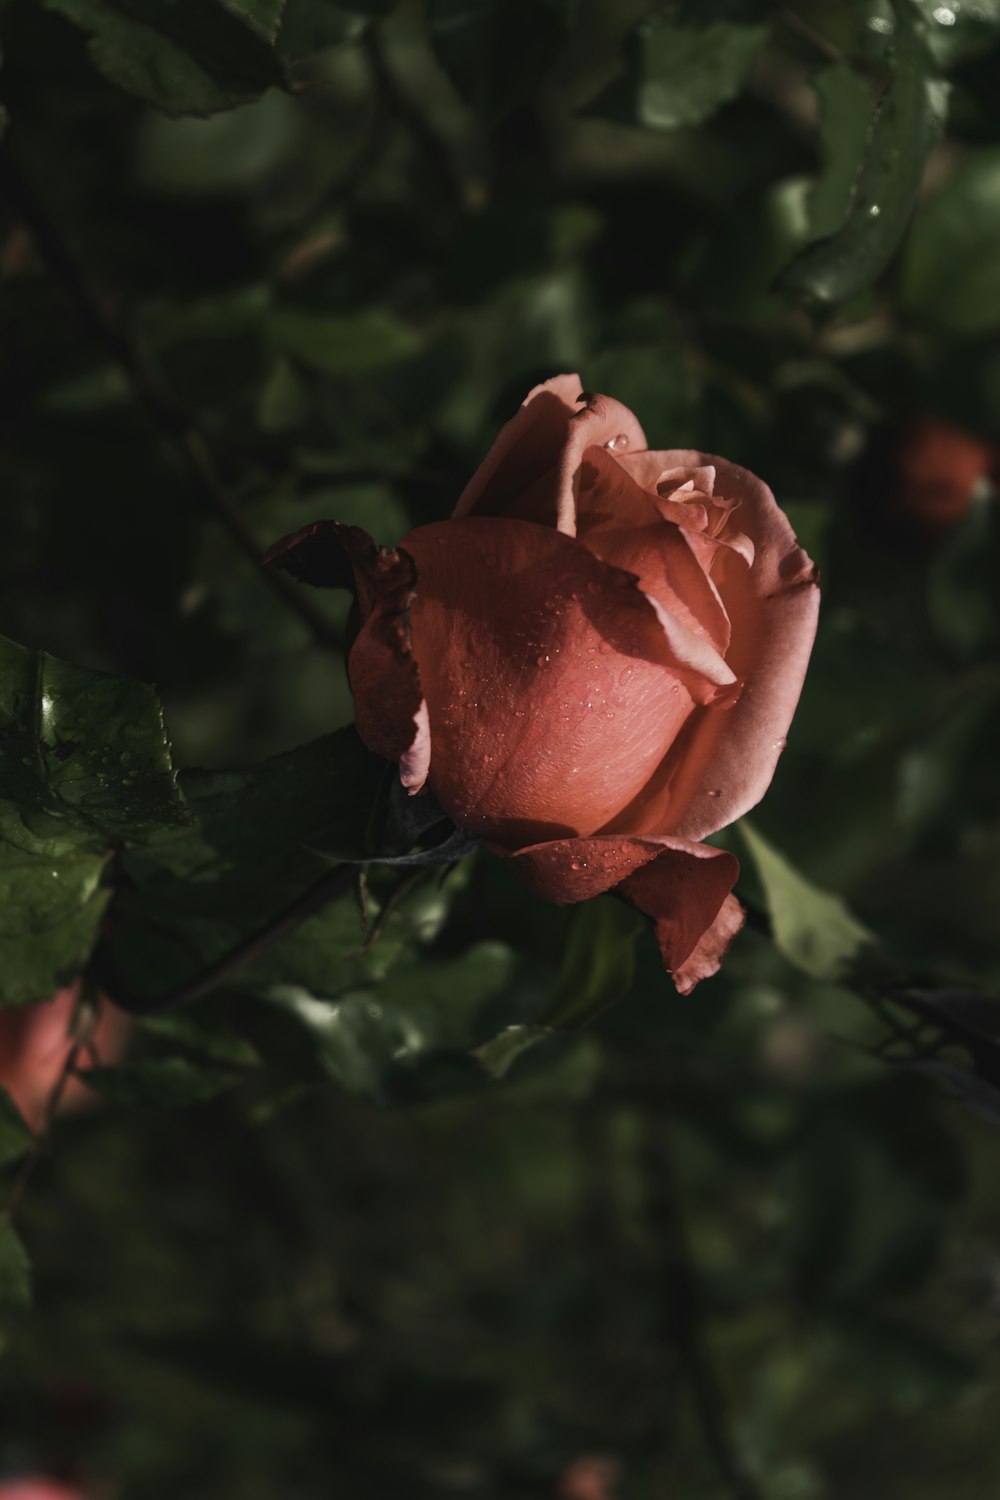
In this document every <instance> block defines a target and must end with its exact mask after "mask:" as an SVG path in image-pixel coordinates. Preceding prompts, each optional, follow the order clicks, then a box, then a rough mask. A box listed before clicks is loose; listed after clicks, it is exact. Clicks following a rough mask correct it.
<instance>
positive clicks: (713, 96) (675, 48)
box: [593, 10, 767, 130]
mask: <svg viewBox="0 0 1000 1500" xmlns="http://www.w3.org/2000/svg"><path fill="white" fill-rule="evenodd" d="M766 37H767V27H766V26H761V25H754V24H751V25H746V24H743V23H740V22H731V21H712V20H709V21H708V24H705V17H704V15H703V14H699V13H698V11H697V10H695V11H694V13H693V14H691V15H689V16H684V15H682V16H678V17H674V16H653V17H651V18H650V19H649V20H648V21H646V22H644V23H643V25H642V26H641V27H640V28H639V30H638V31H637V32H636V33H635V35H634V37H633V38H631V39H630V46H629V52H628V63H627V68H626V72H625V74H624V75H623V77H622V78H620V79H619V80H618V81H617V82H616V83H614V84H613V85H612V86H611V88H610V89H609V90H608V92H607V93H606V94H604V95H603V96H602V97H601V99H599V100H598V101H597V103H596V104H595V105H594V106H593V110H594V113H596V114H601V115H606V116H607V117H608V119H611V120H621V121H623V122H624V123H625V124H627V125H647V126H649V127H651V128H652V129H653V130H678V129H680V128H681V127H683V126H685V125H700V124H701V123H702V122H703V121H704V120H707V119H709V118H710V117H711V116H712V115H713V114H715V112H716V110H717V109H720V108H721V107H722V105H723V104H726V103H728V101H729V100H730V99H732V98H734V97H735V95H736V94H738V93H739V91H740V89H741V88H742V87H743V85H744V83H745V82H746V79H747V75H748V74H749V72H750V69H751V67H752V65H753V61H754V58H755V57H756V56H757V53H758V52H759V51H760V49H761V47H762V46H763V44H764V41H765V38H766Z"/></svg>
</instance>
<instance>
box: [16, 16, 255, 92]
mask: <svg viewBox="0 0 1000 1500" xmlns="http://www.w3.org/2000/svg"><path fill="white" fill-rule="evenodd" d="M43 3H44V4H45V5H47V6H48V8H49V9H50V10H56V11H58V12H59V13H60V14H61V15H64V16H66V17H67V18H68V19H69V20H70V21H74V22H75V23H76V24H77V25H78V26H81V27H82V28H83V29H84V30H85V31H86V32H87V33H88V34H89V36H90V38H91V41H90V47H89V51H90V55H91V57H92V59H93V61H94V63H95V65H96V66H97V67H98V68H99V69H100V70H101V72H102V73H103V74H104V75H105V77H107V78H109V79H110V80H111V82H112V83H116V84H117V85H118V86H119V87H120V88H123V89H126V90H127V91H128V92H129V93H130V94H135V95H137V96H138V97H139V98H140V99H142V100H144V101H145V102H146V103H147V104H152V105H153V106H154V107H155V108H156V109H160V110H162V111H163V112H164V113H165V114H168V115H211V114H215V113H217V112H218V111H219V110H222V109H231V108H232V107H233V106H234V105H236V104H246V103H248V102H249V101H250V100H251V99H256V98H257V97H258V96H259V95H260V94H262V93H263V92H264V90H265V89H266V88H269V87H271V86H272V85H274V84H280V83H282V82H283V81H284V79H283V73H282V69H281V66H280V64H279V62H278V59H277V57H276V55H275V53H274V51H273V49H272V47H271V46H270V39H271V38H272V37H273V35H274V34H275V32H276V30H277V24H278V19H279V18H280V11H281V6H280V4H279V0H232V3H231V4H229V5H228V6H227V7H225V8H224V7H223V5H222V4H221V3H219V0H170V3H167V0H43Z"/></svg>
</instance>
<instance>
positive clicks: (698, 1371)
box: [643, 1098, 764, 1500]
mask: <svg viewBox="0 0 1000 1500" xmlns="http://www.w3.org/2000/svg"><path fill="white" fill-rule="evenodd" d="M651 1107H652V1109H653V1111H654V1113H653V1118H652V1119H651V1121H650V1123H649V1124H648V1125H647V1129H646V1137H645V1143H644V1147H643V1159H644V1166H645V1174H644V1175H645V1178H646V1182H647V1185H648V1206H649V1217H650V1221H651V1229H652V1232H653V1234H654V1235H655V1236H656V1238H657V1240H658V1241H660V1240H662V1242H663V1247H664V1267H663V1270H664V1280H665V1283H666V1285H665V1292H666V1298H667V1330H668V1332H669V1334H670V1336H671V1338H672V1341H673V1343H674V1345H675V1347H676V1349H677V1353H678V1355H679V1358H680V1363H681V1367H682V1369H683V1371H684V1374H685V1376H686V1386H687V1390H688V1393H689V1394H690V1396H691V1400H692V1403H693V1405H694V1409H695V1413H696V1415H697V1418H698V1422H699V1424H700V1426H701V1430H702V1434H703V1436H704V1439H705V1446H706V1447H707V1449H708V1451H709V1453H710V1454H711V1455H712V1458H713V1460H714V1462H715V1467H716V1470H717V1471H718V1475H719V1479H720V1480H721V1481H722V1484H723V1485H724V1486H725V1489H726V1491H727V1493H728V1494H729V1495H730V1496H731V1497H732V1500H764V1496H763V1492H762V1491H761V1490H760V1488H759V1487H758V1485H757V1482H756V1480H755V1479H754V1478H753V1476H752V1475H751V1474H750V1472H749V1470H748V1469H747V1467H746V1464H745V1462H744V1459H743V1455H742V1454H741V1452H740V1449H739V1446H738V1444H737V1441H736V1438H735V1437H734V1435H733V1432H732V1428H731V1425H730V1417H729V1412H728V1408H727V1403H726V1398H725V1395H724V1393H723V1390H722V1384H721V1382H720V1380H719V1376H718V1373H717V1371H716V1369H715V1366H714V1364H713V1362H712V1357H711V1353H710V1351H709V1348H708V1344H707V1342H706V1338H705V1296H704V1292H703V1289H702V1285H701V1278H700V1276H699V1274H698V1268H697V1265H696V1263H695V1259H694V1255H693V1253H692V1250H691V1245H690V1242H689V1240H688V1234H687V1226H686V1224H685V1220H684V1205H683V1199H682V1196H681V1190H680V1183H679V1181H678V1177H677V1169H676V1166H675V1163H674V1154H673V1148H672V1144H671V1141H670V1138H669V1135H668V1125H667V1122H666V1121H665V1120H664V1119H663V1116H662V1099H661V1098H660V1099H657V1098H654V1100H653V1101H652V1105H651Z"/></svg>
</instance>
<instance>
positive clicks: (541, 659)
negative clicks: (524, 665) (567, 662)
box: [535, 656, 549, 667]
mask: <svg viewBox="0 0 1000 1500" xmlns="http://www.w3.org/2000/svg"><path fill="white" fill-rule="evenodd" d="M548 659H549V658H548V657H547V656H536V657H535V662H536V664H537V665H538V666H539V667H544V665H545V663H546V662H547V661H548Z"/></svg>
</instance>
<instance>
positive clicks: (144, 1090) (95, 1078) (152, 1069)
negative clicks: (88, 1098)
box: [86, 1057, 239, 1109]
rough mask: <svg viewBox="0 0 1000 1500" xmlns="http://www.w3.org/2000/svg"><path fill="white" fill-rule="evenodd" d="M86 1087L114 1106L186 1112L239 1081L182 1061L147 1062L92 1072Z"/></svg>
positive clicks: (164, 1058) (211, 1069)
mask: <svg viewBox="0 0 1000 1500" xmlns="http://www.w3.org/2000/svg"><path fill="white" fill-rule="evenodd" d="M86 1081H87V1087H88V1088H92V1089H94V1090H95V1091H96V1092H97V1093H98V1094H100V1095H101V1097H102V1099H107V1100H109V1101H110V1102H112V1103H114V1104H132V1105H137V1106H140V1107H142V1106H150V1107H152V1108H154V1109H185V1108H187V1107H188V1106H189V1105H193V1104H202V1103H204V1102H205V1101H206V1100H208V1099H214V1098H215V1097H216V1095H217V1094H221V1093H222V1092H223V1090H225V1089H228V1088H232V1087H233V1085H234V1084H235V1083H237V1082H238V1081H239V1079H238V1078H237V1077H236V1076H235V1075H234V1074H232V1073H225V1072H222V1071H220V1070H219V1069H216V1068H206V1067H202V1066H200V1065H196V1064H194V1063H190V1062H187V1061H186V1060H185V1059H184V1058H182V1057H163V1058H159V1057H157V1058H144V1059H143V1060H142V1061H141V1062H135V1063H128V1064H127V1065H126V1066H124V1067H120V1068H91V1069H90V1070H89V1071H88V1072H87V1074H86Z"/></svg>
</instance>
